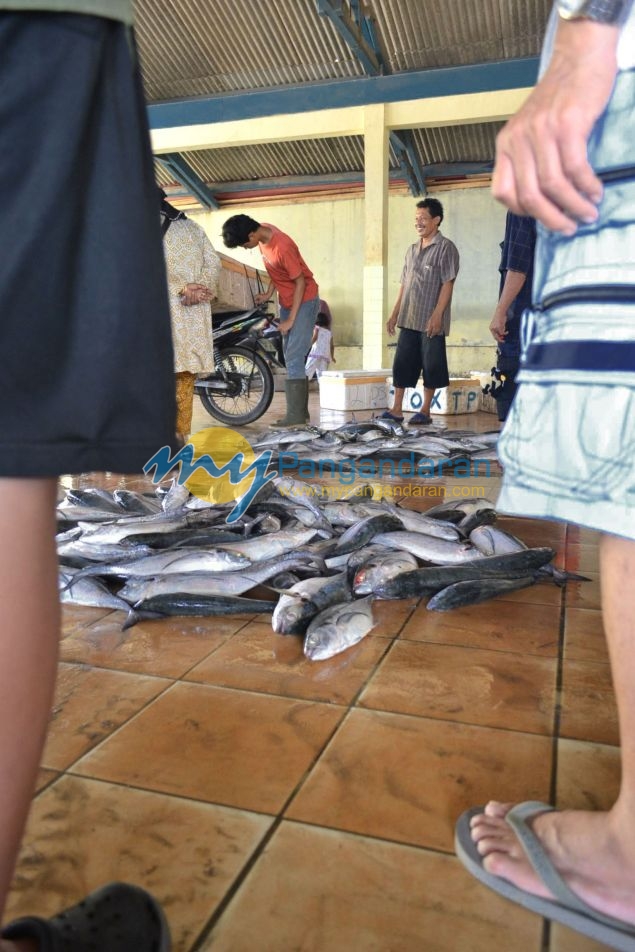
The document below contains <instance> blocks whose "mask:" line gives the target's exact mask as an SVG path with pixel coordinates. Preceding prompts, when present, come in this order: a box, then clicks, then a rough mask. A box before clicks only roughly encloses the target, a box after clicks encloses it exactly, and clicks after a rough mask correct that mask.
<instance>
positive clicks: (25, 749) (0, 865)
mask: <svg viewBox="0 0 635 952" xmlns="http://www.w3.org/2000/svg"><path fill="white" fill-rule="evenodd" d="M56 486H57V481H56V480H55V479H0V538H1V539H2V548H1V549H0V773H1V775H2V783H1V784H0V818H1V822H0V919H1V918H2V911H3V910H4V905H5V902H6V896H7V892H8V890H9V885H10V883H11V879H12V876H13V870H14V866H15V860H16V856H17V852H18V849H19V846H20V841H21V839H22V833H23V830H24V824H25V822H26V817H27V813H28V811H29V807H30V805H31V798H32V796H33V790H34V787H35V778H36V774H37V769H38V766H39V763H40V757H41V754H42V747H43V745H44V738H45V735H46V728H47V724H48V719H49V714H50V710H51V701H52V695H53V688H54V684H55V674H56V666H57V651H58V642H59V625H60V622H59V601H58V593H57V557H56V552H55V494H56ZM0 948H2V946H1V945H0ZM7 948H14V946H12V945H10V944H8V943H7Z"/></svg>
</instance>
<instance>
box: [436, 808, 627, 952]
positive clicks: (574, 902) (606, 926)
mask: <svg viewBox="0 0 635 952" xmlns="http://www.w3.org/2000/svg"><path fill="white" fill-rule="evenodd" d="M551 812H554V808H553V807H552V806H549V804H546V803H540V802H539V801H537V800H527V801H526V802H525V803H519V804H518V805H517V806H515V807H512V809H511V810H510V811H509V813H508V814H507V816H506V817H505V819H506V821H507V822H508V823H509V825H510V826H511V828H512V830H513V831H514V833H515V834H516V836H517V838H518V841H519V843H520V844H521V846H522V848H523V849H524V851H525V853H526V854H527V859H528V860H529V862H530V863H531V865H532V866H533V868H534V870H535V871H536V873H537V875H538V876H539V877H540V879H541V880H542V882H543V883H544V884H545V886H546V887H547V889H549V891H550V892H551V893H552V894H553V895H554V896H555V897H556V898H555V900H553V899H543V898H542V897H541V896H534V895H533V894H532V893H530V892H527V891H526V890H524V889H519V888H518V887H517V886H513V885H512V883H510V882H508V881H507V880H506V879H503V878H502V877H500V876H495V875H494V874H493V873H488V872H487V870H486V869H484V868H483V857H482V856H481V854H480V853H479V852H478V850H477V848H476V843H475V842H474V840H473V839H472V836H471V829H470V820H471V819H472V817H475V816H479V815H480V814H482V813H484V807H477V808H476V809H474V810H467V811H466V812H465V813H463V814H462V815H461V816H460V817H459V820H458V822H457V824H456V830H455V838H454V846H455V849H456V855H457V856H458V858H459V859H460V861H461V862H462V863H463V865H464V866H465V868H466V869H467V870H468V872H470V873H471V874H472V875H473V876H475V877H476V878H477V879H478V880H480V882H482V883H484V884H485V885H486V886H489V887H490V889H493V890H494V891H495V892H497V893H498V894H499V895H501V896H504V897H505V898H506V899H510V900H511V901H512V902H516V903H518V904H519V905H521V906H524V908H525V909H529V910H530V911H531V912H536V913H538V915H540V916H544V918H545V919H553V920H554V921H555V922H560V923H562V925H565V926H568V927H569V928H570V929H575V930H576V932H581V933H582V934H583V935H586V936H588V937H589V938H591V939H595V941H596V942H603V943H604V944H605V945H609V946H611V948H613V949H617V950H618V952H635V926H631V925H630V924H629V923H627V922H622V921H621V920H620V919H614V918H613V917H612V916H605V915H603V913H601V912H597V911H596V910H595V909H593V907H592V906H589V905H588V904H587V903H586V902H584V900H582V899H580V897H579V896H576V894H575V893H574V892H573V891H572V890H571V889H569V887H568V886H567V884H566V883H565V881H564V879H563V878H562V876H561V875H560V873H559V872H558V871H557V870H556V869H555V867H554V865H553V863H552V862H551V860H550V859H549V857H548V856H547V854H546V852H545V850H544V848H543V846H542V843H541V842H540V840H539V839H538V837H537V836H536V834H535V833H534V831H533V830H532V829H531V827H530V826H529V825H528V823H527V821H528V820H530V819H531V818H532V817H535V816H536V815H537V814H539V813H551Z"/></svg>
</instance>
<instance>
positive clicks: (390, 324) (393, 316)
mask: <svg viewBox="0 0 635 952" xmlns="http://www.w3.org/2000/svg"><path fill="white" fill-rule="evenodd" d="M402 299H403V284H400V285H399V294H398V295H397V300H396V301H395V304H394V307H393V309H392V311H391V312H390V317H389V318H388V321H387V323H386V330H387V331H388V333H389V334H390V336H391V337H394V336H395V328H396V327H397V318H398V317H399V311H400V309H401V302H402Z"/></svg>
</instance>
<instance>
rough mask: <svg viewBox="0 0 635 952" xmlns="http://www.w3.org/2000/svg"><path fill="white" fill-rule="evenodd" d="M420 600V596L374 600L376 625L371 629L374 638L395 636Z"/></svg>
mask: <svg viewBox="0 0 635 952" xmlns="http://www.w3.org/2000/svg"><path fill="white" fill-rule="evenodd" d="M418 602H419V599H418V598H400V599H396V600H394V601H387V602H384V601H380V600H379V599H378V600H377V601H375V602H373V618H374V619H375V621H376V625H375V627H374V628H373V630H372V631H371V635H372V636H373V638H377V637H383V636H385V637H387V638H394V636H395V635H398V634H399V632H400V631H401V630H402V628H403V627H404V625H405V624H406V623H407V621H408V619H409V618H410V616H411V615H412V613H413V611H414V609H415V608H416V606H417V603H418Z"/></svg>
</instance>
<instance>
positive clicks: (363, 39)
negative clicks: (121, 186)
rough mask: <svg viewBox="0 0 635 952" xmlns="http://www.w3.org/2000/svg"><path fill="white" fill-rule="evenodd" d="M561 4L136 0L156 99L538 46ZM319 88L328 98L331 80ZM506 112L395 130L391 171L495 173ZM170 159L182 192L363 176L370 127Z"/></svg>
mask: <svg viewBox="0 0 635 952" xmlns="http://www.w3.org/2000/svg"><path fill="white" fill-rule="evenodd" d="M550 7H551V0H213V2H210V0H137V3H136V8H137V40H138V43H139V50H140V56H141V62H142V69H143V76H144V83H145V90H146V96H147V98H148V101H149V103H150V104H158V103H164V102H166V101H167V102H172V101H178V102H182V101H185V100H191V99H196V98H197V97H219V96H221V97H222V96H227V95H231V94H236V93H238V92H242V93H245V92H247V93H249V92H252V91H255V90H271V91H273V92H274V93H275V91H276V90H288V89H290V88H293V87H306V85H307V84H309V85H310V84H314V83H321V84H324V83H325V82H327V81H334V80H349V81H350V80H353V81H354V80H356V79H357V80H363V78H364V77H368V76H394V75H396V74H401V73H409V72H411V71H415V70H416V71H420V70H434V69H439V68H456V67H465V66H472V65H474V64H495V63H499V62H505V61H511V60H523V59H524V58H529V57H535V56H537V54H538V52H539V49H540V43H541V39H542V35H543V33H544V28H545V24H546V20H547V16H548V12H549V9H550ZM318 10H321V11H322V13H321V14H320V12H318ZM315 95H316V102H317V103H319V95H320V89H319V87H317V88H316V90H315ZM500 126H501V123H498V122H491V123H474V124H469V125H451V126H443V127H438V128H434V127H432V128H430V127H427V128H422V129H413V130H401V131H400V132H399V133H395V134H393V135H392V136H391V141H390V180H391V184H393V185H395V186H399V187H403V186H407V187H410V190H411V191H412V192H413V194H422V193H423V191H424V190H425V187H426V184H430V183H432V184H436V183H439V182H451V181H463V182H465V179H466V177H467V178H471V177H476V178H482V176H483V175H486V176H487V175H488V173H489V171H490V170H491V166H492V161H493V157H494V142H495V137H496V133H497V132H498V130H499V128H500ZM164 161H165V159H163V160H162V161H160V160H159V159H157V160H156V170H157V179H158V180H159V181H160V182H161V184H162V185H163V186H164V187H167V188H168V190H169V191H170V192H171V194H173V195H177V196H178V195H182V196H190V197H191V196H193V195H196V184H197V183H200V185H201V186H202V187H203V190H207V194H208V195H210V196H211V197H212V200H213V201H215V202H217V203H219V204H222V205H224V204H230V203H231V202H233V201H234V202H235V201H241V202H244V201H246V200H249V199H250V198H256V197H262V196H266V197H271V196H272V195H276V196H279V195H281V194H285V193H286V194H288V195H297V194H306V193H310V192H314V191H321V192H329V193H332V192H338V191H339V192H342V193H346V192H347V191H355V190H357V191H359V190H360V189H361V188H362V187H363V176H364V145H363V139H362V137H361V136H346V137H335V138H319V139H318V138H316V139H308V140H307V139H304V140H302V141H291V142H284V143H267V144H261V145H258V144H256V145H251V146H249V147H236V148H232V147H229V148H227V147H223V148H217V149H203V150H200V151H191V152H185V153H181V154H179V155H178V156H176V157H174V162H173V164H172V165H171V166H168V167H166V165H165V164H163V163H164ZM183 170H185V173H184V172H183ZM200 200H201V201H202V202H203V203H205V191H203V198H202V199H200Z"/></svg>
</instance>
